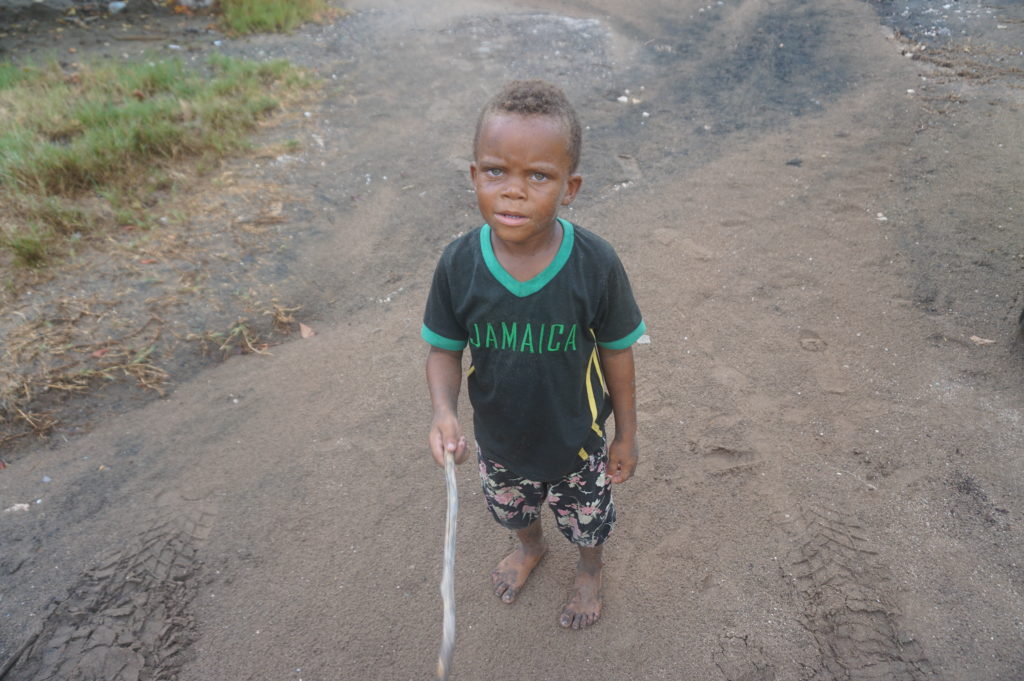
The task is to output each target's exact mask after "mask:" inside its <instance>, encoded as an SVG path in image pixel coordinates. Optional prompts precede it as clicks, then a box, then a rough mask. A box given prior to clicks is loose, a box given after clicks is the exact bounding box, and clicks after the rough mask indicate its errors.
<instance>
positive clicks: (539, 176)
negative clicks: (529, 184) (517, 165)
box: [530, 173, 548, 182]
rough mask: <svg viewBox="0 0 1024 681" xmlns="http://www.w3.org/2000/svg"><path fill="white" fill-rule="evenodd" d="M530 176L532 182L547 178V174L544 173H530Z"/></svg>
mask: <svg viewBox="0 0 1024 681" xmlns="http://www.w3.org/2000/svg"><path fill="white" fill-rule="evenodd" d="M530 178H531V179H532V180H533V181H534V182H542V181H544V180H546V179H548V176H547V175H545V174H544V173H533V174H531V175H530Z"/></svg>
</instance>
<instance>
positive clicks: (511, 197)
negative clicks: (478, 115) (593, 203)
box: [470, 114, 583, 244]
mask: <svg viewBox="0 0 1024 681" xmlns="http://www.w3.org/2000/svg"><path fill="white" fill-rule="evenodd" d="M571 165H572V160H571V159H570V157H569V133H568V131H567V130H566V126H565V125H564V124H563V123H562V121H560V120H558V119H557V118H553V117H550V116H521V115H518V114H493V115H491V116H489V117H488V118H487V119H486V120H484V124H483V127H482V128H481V130H480V136H479V139H478V141H477V147H476V160H475V161H474V162H473V163H472V165H470V177H472V179H473V188H474V189H475V190H476V198H477V203H478V204H479V205H480V213H481V214H482V215H483V217H484V220H486V221H487V224H489V225H490V226H491V230H492V231H493V234H494V235H495V236H496V237H497V238H499V239H501V240H502V241H504V242H506V243H509V244H528V243H530V241H531V240H536V239H540V238H546V237H547V236H548V234H549V232H550V230H551V229H553V228H554V225H555V218H556V216H557V215H558V207H559V206H568V205H569V204H570V203H572V200H573V199H574V198H576V192H577V191H579V188H580V184H581V183H582V181H583V180H582V178H581V177H580V176H579V175H576V174H572V173H571V172H570V166H571Z"/></svg>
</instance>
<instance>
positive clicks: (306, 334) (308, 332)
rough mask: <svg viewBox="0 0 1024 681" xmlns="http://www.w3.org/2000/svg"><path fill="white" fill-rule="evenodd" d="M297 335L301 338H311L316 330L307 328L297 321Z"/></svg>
mask: <svg viewBox="0 0 1024 681" xmlns="http://www.w3.org/2000/svg"><path fill="white" fill-rule="evenodd" d="M299 335H300V336H302V337H303V338H312V337H313V336H315V335H316V331H314V330H313V329H311V328H309V327H308V326H306V325H305V324H303V323H302V322H299Z"/></svg>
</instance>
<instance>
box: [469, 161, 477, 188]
mask: <svg viewBox="0 0 1024 681" xmlns="http://www.w3.org/2000/svg"><path fill="white" fill-rule="evenodd" d="M469 181H470V182H472V183H473V184H476V161H473V162H471V163H470V164H469Z"/></svg>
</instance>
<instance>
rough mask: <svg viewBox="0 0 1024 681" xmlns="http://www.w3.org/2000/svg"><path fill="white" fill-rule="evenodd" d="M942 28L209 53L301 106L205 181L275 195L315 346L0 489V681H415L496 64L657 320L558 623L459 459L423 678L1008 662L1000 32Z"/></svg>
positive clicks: (692, 12) (950, 675) (836, 27)
mask: <svg viewBox="0 0 1024 681" xmlns="http://www.w3.org/2000/svg"><path fill="white" fill-rule="evenodd" d="M947 4H948V3H947ZM953 5H954V6H953V7H952V9H943V4H942V3H939V2H924V1H912V0H910V1H898V2H886V3H875V2H871V3H867V2H852V1H850V0H814V1H813V2H812V1H810V0H786V1H783V2H770V1H768V0H725V1H723V2H710V3H698V2H694V1H692V0H660V1H652V2H645V3H643V4H642V6H641V4H640V3H630V2H623V1H616V0H592V1H589V2H586V1H583V0H571V1H566V2H554V1H552V2H536V3H531V2H504V3H498V2H493V1H491V0H479V1H475V0H449V1H447V2H432V3H405V2H398V1H397V0H393V1H388V0H356V1H353V2H350V3H349V4H348V6H349V8H350V9H351V10H352V11H353V12H352V14H351V15H350V16H348V17H347V18H345V19H343V20H341V21H338V22H336V23H334V24H331V25H327V26H320V27H311V28H307V29H304V30H303V31H301V32H300V33H298V34H296V35H294V36H290V37H259V38H251V39H246V40H235V41H230V40H229V41H226V43H224V44H223V46H222V47H220V48H219V49H224V50H226V51H229V52H231V53H236V54H244V55H248V56H257V57H264V56H266V57H271V56H285V57H288V58H290V59H293V60H295V61H297V62H300V63H303V64H306V65H309V66H311V67H313V68H315V69H316V70H317V71H318V72H320V73H321V74H323V75H324V77H325V79H326V82H327V83H328V85H327V91H326V98H325V100H324V102H323V103H322V104H321V105H319V106H317V107H315V108H314V109H313V110H311V111H310V116H309V117H308V118H306V119H305V123H303V126H304V127H302V128H301V130H302V134H303V135H304V140H305V141H306V142H307V143H308V144H307V145H306V146H305V147H304V149H303V151H302V152H301V153H299V154H297V155H296V156H295V157H293V158H289V159H285V160H283V161H280V160H279V162H275V163H271V164H259V165H257V164H255V163H250V162H247V163H241V162H240V163H238V164H237V166H236V167H234V168H232V172H234V173H235V174H236V175H237V176H238V177H240V178H244V179H246V180H249V181H252V182H257V183H260V182H262V183H266V184H267V185H268V186H270V185H273V186H274V187H278V188H281V187H283V188H285V189H286V190H287V191H286V192H285V193H286V194H288V195H290V196H292V197H294V199H293V200H291V201H288V202H287V203H286V204H285V206H284V210H283V215H284V216H285V217H286V218H287V222H286V223H285V224H284V225H283V226H281V227H280V229H282V230H289V238H290V241H289V243H290V246H289V249H288V250H287V252H285V253H283V254H282V255H280V257H279V262H277V267H278V273H279V276H278V279H277V281H276V284H277V286H278V287H279V288H280V290H282V291H284V292H286V293H287V295H288V296H289V298H290V299H294V300H302V301H306V302H307V304H308V305H309V307H308V310H307V312H306V314H307V315H308V316H307V317H306V319H305V321H306V322H307V323H309V324H311V325H313V326H314V327H315V328H316V330H317V331H318V335H316V336H315V337H314V338H311V339H307V340H302V341H297V342H293V343H289V344H287V345H283V346H281V347H277V348H275V349H274V350H273V355H272V356H268V357H253V356H248V357H240V358H233V359H231V360H229V361H227V362H225V363H223V364H221V365H219V366H217V367H215V368H212V369H209V370H205V371H203V372H201V373H199V374H198V375H197V376H196V377H195V378H194V379H193V380H191V381H189V382H184V383H182V384H180V385H178V386H177V387H176V389H175V390H174V391H173V392H172V393H171V394H169V396H168V397H166V398H165V399H161V400H154V401H150V402H148V403H147V404H145V405H144V406H142V407H139V408H137V409H132V410H128V411H123V412H122V413H118V414H112V415H111V416H110V417H109V418H107V419H105V420H104V421H103V422H102V423H100V424H99V425H97V426H96V427H95V428H94V429H92V431H91V432H89V433H88V434H85V435H81V436H77V437H70V438H67V440H66V441H64V440H62V439H57V438H55V439H54V441H52V442H50V443H47V444H46V445H45V446H42V445H41V446H40V447H39V448H38V449H36V450H35V451H31V452H29V453H27V454H22V455H19V456H18V457H17V459H16V460H14V461H13V462H12V463H11V465H9V466H8V467H7V468H6V469H4V470H2V471H0V507H2V508H3V509H7V508H10V507H12V506H14V505H15V504H19V503H24V504H28V510H26V511H16V510H12V511H9V512H3V513H2V514H0V533H2V535H0V536H2V554H0V583H2V587H0V588H2V591H0V679H3V681H23V680H34V679H50V678H53V679H111V680H114V679H126V680H127V679H174V678H176V679H181V680H182V681H184V680H193V679H195V680H205V679H239V680H241V679H275V680H276V679H304V680H306V681H310V680H321V679H323V680H326V679H360V680H370V679H381V680H383V679H388V680H394V679H427V678H431V676H432V674H433V668H434V661H435V656H436V653H437V648H438V645H439V642H440V632H441V618H440V598H439V596H438V592H437V585H438V581H439V575H440V555H441V540H442V530H443V512H444V486H443V484H444V483H443V476H442V474H441V471H439V470H438V469H437V468H436V467H435V466H434V465H433V463H432V462H431V460H430V458H429V456H428V454H427V451H426V448H425V433H426V428H427V425H428V419H429V407H428V404H427V401H426V396H425V388H424V385H423V371H422V361H423V359H424V356H425V347H424V344H423V343H422V341H421V340H420V339H419V336H418V330H419V320H420V315H421V312H422V305H423V302H424V297H425V294H426V289H427V285H428V282H429V276H430V273H431V271H432V268H433V265H434V263H435V261H436V258H437V256H438V254H439V253H440V250H441V248H442V247H443V246H444V244H445V243H447V242H448V241H449V240H450V239H451V238H452V237H453V236H454V235H456V234H458V233H460V232H463V231H465V230H468V229H471V228H472V227H474V226H476V224H477V222H478V219H479V217H478V214H477V213H476V209H475V203H474V199H473V196H472V193H471V191H470V189H469V183H468V173H467V164H468V158H469V153H470V150H469V146H470V138H471V134H472V130H471V128H472V123H473V119H474V117H475V114H476V111H477V110H478V108H479V107H480V105H481V104H482V103H483V101H484V100H485V99H486V97H487V96H488V94H489V93H491V92H493V91H494V90H495V88H496V87H497V86H498V85H499V84H500V83H501V82H503V81H505V80H506V79H509V78H512V77H523V76H539V77H544V78H548V79H551V80H553V81H556V82H559V83H561V84H562V85H564V86H565V88H566V89H567V91H568V92H569V94H570V96H571V97H572V99H573V100H574V101H575V102H576V103H577V104H578V106H579V109H580V112H581V115H582V118H583V120H584V124H585V125H586V126H587V129H586V133H585V142H584V144H585V149H584V160H583V164H582V172H583V175H584V187H583V192H582V194H581V196H580V197H579V199H578V200H577V202H576V204H575V205H574V206H573V208H572V210H569V211H567V212H566V216H567V217H570V218H571V219H573V220H576V221H578V222H579V223H581V224H583V225H585V226H587V227H589V228H591V229H593V230H595V231H597V232H599V233H601V234H602V235H604V236H605V237H606V238H608V239H609V240H610V241H611V242H612V243H614V244H615V245H616V247H617V249H618V251H619V253H620V254H621V256H622V258H623V260H624V262H625V263H626V266H627V269H628V271H629V272H630V275H631V278H632V280H633V282H634V287H635V289H636V293H637V296H638V299H639V302H640V304H641V307H642V309H643V310H644V313H645V317H646V320H647V323H648V325H649V327H650V338H651V342H650V344H645V345H639V346H637V348H636V358H637V367H638V387H639V405H640V407H639V418H640V436H641V447H642V455H641V456H642V461H641V464H640V467H639V469H638V471H637V475H636V477H635V479H633V480H632V481H630V482H628V483H627V484H625V485H623V486H622V487H621V488H619V489H618V490H617V500H618V504H619V508H620V524H619V527H618V528H617V530H616V533H615V535H614V536H613V538H612V540H611V542H610V543H609V544H608V549H607V552H606V556H607V568H606V588H605V610H604V614H603V617H602V619H601V621H600V623H598V625H596V626H595V627H594V628H592V629H591V630H588V631H585V632H566V631H562V630H560V629H559V628H558V626H557V616H558V613H559V610H560V604H561V602H562V599H563V597H564V594H565V590H566V588H567V586H568V584H569V583H570V580H571V575H572V570H573V563H574V557H573V551H572V549H571V547H569V546H568V545H565V544H555V550H553V551H552V552H551V553H550V554H549V555H548V556H547V557H546V558H545V561H544V563H543V564H542V565H541V567H540V568H539V570H538V571H537V572H536V573H535V575H534V576H533V578H532V580H531V582H530V583H529V584H528V585H527V587H526V589H525V590H524V592H523V594H522V595H521V597H520V599H519V601H518V602H517V603H516V604H514V605H513V606H504V605H502V604H501V603H500V602H499V601H497V599H495V598H494V596H492V595H491V594H490V593H489V590H488V577H487V576H488V573H489V571H490V569H491V567H492V566H493V564H494V563H495V562H496V561H497V560H498V559H499V558H500V557H502V556H503V555H504V554H505V552H507V551H508V550H509V548H510V547H511V546H512V540H511V537H510V536H509V535H508V534H507V533H506V532H503V531H502V530H501V529H500V528H498V527H497V526H496V525H495V524H494V523H493V521H492V520H491V519H490V518H489V516H488V515H487V514H486V511H485V509H484V507H483V502H482V500H481V499H480V494H479V491H478V486H477V482H476V480H475V475H476V473H475V471H474V470H473V468H472V467H470V466H464V467H462V469H461V470H460V471H459V482H460V496H461V502H462V512H461V516H460V519H459V522H460V526H459V533H460V534H459V546H458V559H457V560H458V563H457V573H456V594H457V595H456V600H457V604H458V617H459V620H458V622H459V624H458V636H459V638H458V644H457V647H456V652H455V660H454V673H453V678H454V679H464V680H469V679H484V678H494V679H517V678H522V679H581V680H582V679H586V680H588V681H603V680H609V681H610V680H619V679H637V678H642V679H699V680H703V679H709V680H718V679H724V680H727V681H771V680H775V681H789V680H794V681H795V680H801V681H811V680H814V681H824V680H828V679H842V680H851V681H854V680H861V679H892V680H896V681H903V680H915V681H916V680H919V679H944V680H961V681H996V680H1005V681H1010V680H1014V679H1021V678H1022V677H1024V645H1022V641H1024V621H1022V619H1024V615H1022V613H1024V536H1022V527H1024V526H1022V522H1024V461H1022V459H1021V449H1022V448H1021V442H1022V441H1024V437H1022V436H1024V423H1022V419H1021V416H1022V405H1024V401H1022V397H1024V390H1022V386H1021V380H1020V379H1021V371H1022V369H1024V361H1022V360H1024V355H1022V347H1021V342H1020V339H1019V335H1018V329H1017V316H1018V314H1019V313H1020V308H1021V306H1022V304H1024V290H1022V288H1021V270H1022V267H1024V253H1022V246H1021V244H1022V239H1021V235H1022V220H1021V216H1022V213H1024V200H1022V194H1021V192H1020V187H1021V186H1022V184H1024V170H1022V169H1024V164H1022V163H1021V161H1022V155H1021V150H1020V149H1021V147H1020V140H1021V139H1024V116H1022V107H1024V89H1022V88H1024V79H1022V77H1021V75H1022V72H1021V67H1022V65H1024V64H1022V60H1021V55H1020V53H1019V46H1020V45H1021V44H1024V12H1022V8H1021V7H1020V5H1019V4H1017V3H1010V2H1007V1H1003V2H995V3H988V4H986V5H982V4H980V3H976V2H973V1H965V2H960V3H953ZM1015 46H1016V48H1015ZM200 47H201V49H214V48H213V46H212V45H210V44H206V43H204V44H203V45H202V46H200ZM922 48H924V49H922ZM1015 49H1016V51H1015ZM620 97H625V98H626V101H625V102H621V101H619V98H620ZM634 100H635V101H634ZM201 219H202V218H201V217H199V218H197V220H201ZM291 237H294V238H291ZM266 257H270V256H266ZM468 413H469V406H468V405H466V406H465V407H464V409H463V414H464V420H465V421H468ZM549 521H550V519H546V520H545V522H546V524H547V526H548V528H549V529H553V528H552V526H551V525H552V524H551V523H550V522H549Z"/></svg>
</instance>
